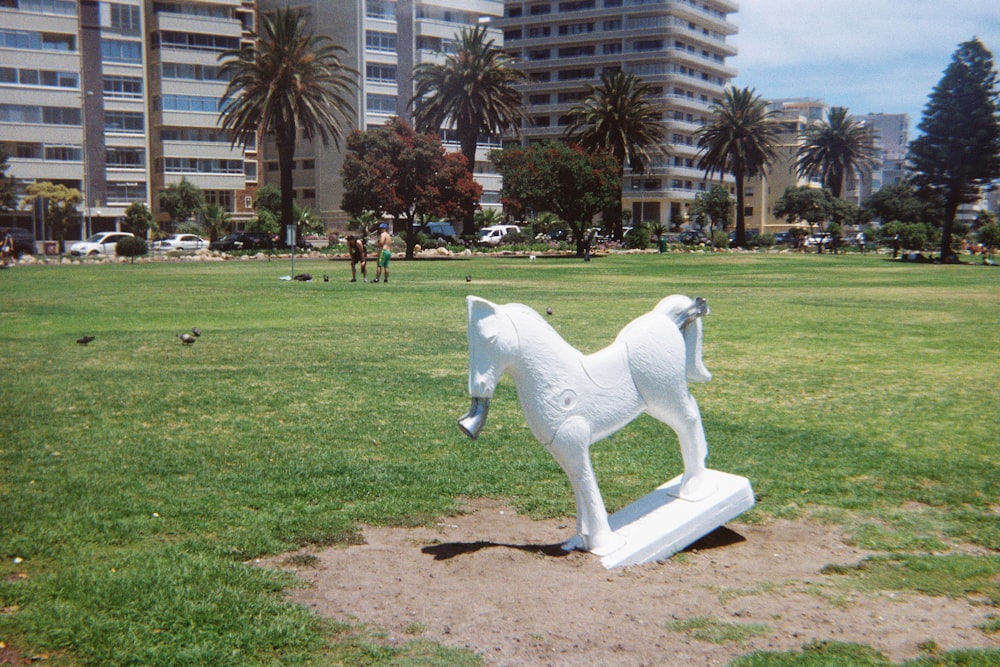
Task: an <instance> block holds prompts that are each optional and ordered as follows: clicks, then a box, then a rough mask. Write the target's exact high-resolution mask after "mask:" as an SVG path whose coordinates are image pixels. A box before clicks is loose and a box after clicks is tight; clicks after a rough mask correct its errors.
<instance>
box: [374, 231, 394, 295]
mask: <svg viewBox="0 0 1000 667" xmlns="http://www.w3.org/2000/svg"><path fill="white" fill-rule="evenodd" d="M378 228H379V229H381V230H382V231H381V233H379V235H378V263H377V264H376V265H375V282H378V281H379V277H380V276H381V275H382V272H383V271H384V272H385V282H389V260H390V259H392V249H391V248H392V235H390V234H389V225H387V224H385V223H384V222H383V223H382V224H381V225H379V226H378Z"/></svg>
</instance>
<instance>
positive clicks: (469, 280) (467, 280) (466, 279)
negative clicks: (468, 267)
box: [465, 274, 472, 283]
mask: <svg viewBox="0 0 1000 667" xmlns="http://www.w3.org/2000/svg"><path fill="white" fill-rule="evenodd" d="M465 282H467V283H471V282H472V275H471V274H465Z"/></svg>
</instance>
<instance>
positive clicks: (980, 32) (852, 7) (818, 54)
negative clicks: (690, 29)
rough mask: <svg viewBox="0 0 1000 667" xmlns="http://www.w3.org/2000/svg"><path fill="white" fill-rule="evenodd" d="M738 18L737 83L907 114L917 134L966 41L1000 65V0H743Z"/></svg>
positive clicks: (772, 93) (863, 110)
mask: <svg viewBox="0 0 1000 667" xmlns="http://www.w3.org/2000/svg"><path fill="white" fill-rule="evenodd" d="M729 20H730V21H732V22H733V23H735V24H736V25H737V27H738V28H739V34H737V35H733V36H732V37H730V40H731V43H732V44H733V45H734V46H735V47H736V48H738V49H739V54H738V55H737V56H736V57H735V58H732V59H730V60H728V61H727V62H728V63H729V64H731V65H732V66H734V67H735V68H736V69H737V70H738V73H739V74H738V76H737V77H736V79H735V80H734V81H733V84H734V85H736V86H738V87H741V88H742V87H750V88H753V89H755V91H756V92H757V94H759V95H760V96H762V97H763V98H765V99H778V98H788V97H807V98H811V99H822V100H824V101H825V102H826V103H827V105H829V106H842V107H847V108H848V110H849V111H850V113H852V114H858V115H861V114H867V113H879V112H881V113H905V114H908V115H909V117H910V139H913V138H915V136H916V134H917V133H918V131H917V125H918V124H919V123H920V120H921V118H922V116H923V110H924V106H925V105H926V103H927V96H928V95H929V94H930V93H931V91H932V90H933V88H934V86H935V85H937V83H938V81H940V80H941V76H942V75H943V74H944V70H945V68H946V67H947V66H948V63H950V62H951V57H952V55H953V54H954V53H955V50H956V49H957V48H958V45H959V44H961V43H962V42H964V41H967V40H969V39H971V38H973V37H978V38H979V39H980V41H981V42H983V44H984V45H985V46H986V48H987V49H989V50H990V51H991V52H992V53H993V60H994V64H995V66H996V67H997V69H998V70H1000V0H739V11H738V12H736V14H731V15H730V17H729Z"/></svg>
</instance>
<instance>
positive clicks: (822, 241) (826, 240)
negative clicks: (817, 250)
mask: <svg viewBox="0 0 1000 667" xmlns="http://www.w3.org/2000/svg"><path fill="white" fill-rule="evenodd" d="M832 240H833V237H832V236H830V235H829V234H827V233H823V234H813V235H812V236H810V237H808V238H807V239H806V245H807V246H818V245H822V246H828V245H830V241H832Z"/></svg>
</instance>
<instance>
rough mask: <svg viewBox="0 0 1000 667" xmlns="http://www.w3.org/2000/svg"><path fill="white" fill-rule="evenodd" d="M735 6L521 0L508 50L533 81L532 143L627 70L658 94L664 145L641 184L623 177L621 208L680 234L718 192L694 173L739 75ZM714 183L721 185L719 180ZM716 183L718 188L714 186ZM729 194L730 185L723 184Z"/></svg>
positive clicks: (529, 89)
mask: <svg viewBox="0 0 1000 667" xmlns="http://www.w3.org/2000/svg"><path fill="white" fill-rule="evenodd" d="M737 10H738V4H737V2H735V1H734V0H551V1H549V0H515V1H508V2H505V3H504V17H503V19H502V20H500V21H497V22H496V24H497V25H498V26H499V27H500V28H501V29H502V30H503V38H504V48H505V50H506V51H507V52H508V53H509V54H510V55H512V56H513V57H514V58H516V60H517V62H518V63H519V66H520V67H521V69H522V70H523V71H524V72H525V73H526V74H527V75H528V81H527V83H525V84H524V86H523V90H524V98H525V103H526V106H527V110H528V114H529V116H530V117H531V121H532V122H531V125H530V126H527V127H525V128H524V129H523V131H522V132H523V136H524V139H525V140H526V141H538V140H543V139H558V138H561V137H563V133H564V130H565V127H566V125H567V120H566V118H565V115H566V112H567V111H568V110H569V109H570V108H571V107H572V106H573V105H575V104H577V103H578V102H580V101H581V100H582V99H583V98H584V97H585V96H586V95H587V93H588V90H589V86H590V85H596V84H598V83H599V82H600V77H601V74H602V73H605V72H614V71H619V70H621V71H625V72H629V73H633V74H635V75H636V76H637V77H638V78H640V79H642V80H643V81H644V82H646V83H647V84H649V85H650V86H652V87H653V90H654V91H655V98H654V100H653V101H654V102H655V104H657V105H658V106H659V107H660V108H661V109H662V121H663V123H664V126H665V130H666V137H667V144H666V145H665V146H663V156H662V157H660V158H658V159H657V160H655V161H654V162H653V164H652V165H649V166H650V168H649V169H647V171H646V173H645V174H644V175H642V176H639V175H635V174H631V173H630V172H629V171H628V169H626V174H625V183H624V184H623V200H622V206H623V207H624V208H630V209H631V210H632V217H633V220H645V221H652V222H657V223H661V224H664V225H666V226H668V228H670V229H677V228H679V227H680V226H681V225H682V224H683V223H684V222H685V221H686V219H687V215H688V209H689V208H690V205H691V203H692V202H693V201H694V198H695V196H696V195H697V194H698V193H699V192H704V191H706V190H708V189H710V188H711V187H712V185H713V184H714V183H713V182H711V181H708V180H706V179H705V172H704V170H703V169H699V168H698V167H697V152H698V148H697V138H696V133H697V131H698V129H699V128H701V127H702V125H704V124H705V123H706V122H708V121H709V119H710V116H711V112H710V107H711V106H712V105H713V104H716V103H719V102H721V100H722V97H723V91H724V90H725V87H726V86H727V85H728V84H729V82H730V81H731V80H732V79H733V78H734V77H735V76H736V70H735V69H733V68H732V67H730V66H729V65H727V64H726V60H727V58H731V57H733V56H735V55H736V48H735V47H733V46H732V45H731V44H730V43H729V42H728V38H729V37H730V36H731V35H734V34H735V33H736V32H737V28H736V26H735V25H734V24H733V23H732V22H731V21H730V20H729V15H730V14H732V13H734V12H736V11H737ZM715 178H718V176H716V177H715ZM715 182H716V183H717V182H718V181H715ZM725 182H726V184H727V187H729V188H730V190H731V189H732V187H733V185H732V179H731V178H729V177H727V178H726V181H725Z"/></svg>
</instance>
